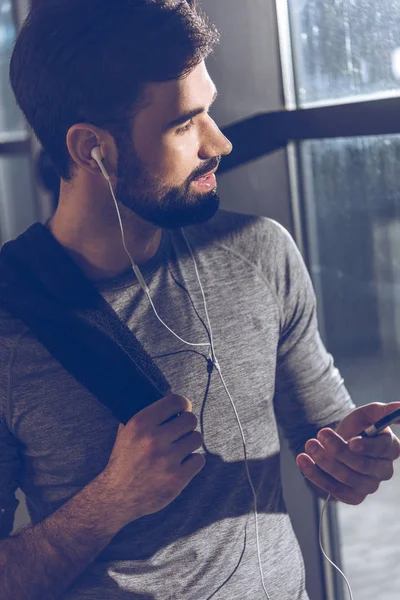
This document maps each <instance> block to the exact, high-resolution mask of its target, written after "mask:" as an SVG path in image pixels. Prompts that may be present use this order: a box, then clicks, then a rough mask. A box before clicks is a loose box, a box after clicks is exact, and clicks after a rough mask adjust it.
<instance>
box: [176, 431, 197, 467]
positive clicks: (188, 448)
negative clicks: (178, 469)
mask: <svg viewBox="0 0 400 600" xmlns="http://www.w3.org/2000/svg"><path fill="white" fill-rule="evenodd" d="M202 445H203V436H202V435H201V433H200V432H199V431H192V433H189V434H188V435H185V437H183V438H181V439H180V440H178V441H177V442H174V444H173V452H174V455H176V456H178V458H179V459H180V461H181V462H183V461H184V460H185V459H186V458H187V457H188V456H190V455H191V454H192V453H193V452H195V450H198V449H199V448H201V446H202Z"/></svg>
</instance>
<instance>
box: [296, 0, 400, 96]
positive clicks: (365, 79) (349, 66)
mask: <svg viewBox="0 0 400 600" xmlns="http://www.w3.org/2000/svg"><path fill="white" fill-rule="evenodd" d="M289 8H290V17H291V24H292V34H293V35H292V43H293V50H294V52H293V57H294V63H295V67H296V79H297V94H298V99H299V105H300V106H309V105H310V104H313V103H316V102H332V101H333V100H335V99H339V98H340V99H352V98H355V97H359V96H365V95H375V94H379V95H383V94H386V95H387V94H396V95H397V94H398V93H399V92H400V39H399V31H400V0H391V1H389V0H330V1H329V2H321V0H289Z"/></svg>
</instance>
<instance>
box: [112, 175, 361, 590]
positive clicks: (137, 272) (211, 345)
mask: <svg viewBox="0 0 400 600" xmlns="http://www.w3.org/2000/svg"><path fill="white" fill-rule="evenodd" d="M106 179H107V181H108V184H109V186H110V190H111V194H112V198H113V200H114V204H115V208H116V210H117V216H118V221H119V225H120V229H121V235H122V244H123V247H124V250H125V252H126V255H127V256H128V257H129V260H130V262H131V265H132V269H133V271H134V273H135V275H136V277H137V278H138V281H139V283H140V286H141V288H142V290H143V291H144V293H145V294H146V296H147V297H148V299H149V302H150V305H151V307H152V309H153V311H154V314H155V316H156V317H157V319H158V320H159V321H160V323H161V324H162V325H163V326H164V327H166V329H168V331H169V332H170V333H171V334H172V335H174V336H175V337H176V338H177V339H178V340H180V341H181V342H182V343H183V344H186V345H188V346H208V347H209V348H210V351H211V353H212V361H213V364H214V366H215V368H216V370H217V372H218V375H219V377H220V379H221V382H222V385H223V387H224V389H225V392H226V394H227V396H228V398H229V400H230V403H231V405H232V408H233V411H234V413H235V417H236V421H237V423H238V426H239V430H240V435H241V438H242V444H243V453H244V460H245V468H246V475H247V479H248V481H249V485H250V488H251V491H252V494H253V500H254V517H255V530H256V545H257V556H258V566H259V571H260V576H261V583H262V588H263V591H264V593H265V596H266V598H267V599H268V600H271V598H270V596H269V594H268V591H267V589H266V585H265V581H264V574H263V570H262V561H261V549H260V539H259V525H258V512H257V492H256V490H255V487H254V484H253V480H252V478H251V474H250V469H249V464H248V458H247V446H246V439H245V435H244V431H243V427H242V424H241V422H240V418H239V415H238V412H237V409H236V406H235V403H234V401H233V398H232V396H231V394H230V392H229V390H228V387H227V385H226V383H225V380H224V377H223V375H222V372H221V367H220V365H219V362H218V359H217V356H216V353H215V349H214V338H213V332H212V327H211V321H210V317H209V314H208V308H207V301H206V297H205V293H204V289H203V286H202V283H201V279H200V274H199V270H198V266H197V262H196V259H195V256H194V254H193V251H192V248H191V247H190V244H189V242H188V240H187V238H186V235H185V233H184V231H183V230H181V231H182V235H183V237H184V239H185V242H186V245H187V247H188V249H189V252H190V255H191V258H192V260H193V264H194V267H195V271H196V277H197V281H198V283H199V286H200V290H201V294H202V298H203V304H204V310H205V314H206V319H207V325H208V328H209V333H210V340H211V343H209V342H207V343H201V344H199V343H197V344H194V343H190V342H187V341H186V340H184V339H183V338H181V337H180V336H179V335H177V334H176V333H175V332H174V331H172V329H171V328H170V327H168V325H167V324H166V323H164V321H163V320H162V319H161V317H160V316H159V314H158V313H157V310H156V308H155V306H154V303H153V300H152V298H151V295H150V290H149V288H148V286H147V284H146V282H145V280H144V278H143V276H142V274H141V272H140V269H139V267H138V266H137V265H136V263H135V262H134V261H133V259H132V257H131V255H130V253H129V250H128V248H127V246H126V240H125V231H124V226H123V223H122V219H121V214H120V210H119V206H118V202H117V199H116V197H115V193H114V189H113V186H112V183H111V181H110V178H109V177H108V178H107V177H106ZM330 498H331V496H330V495H329V496H328V498H327V499H326V501H325V503H324V506H323V509H322V511H321V516H320V524H319V545H320V548H321V552H322V554H323V556H324V557H325V559H326V560H327V561H328V562H329V563H330V564H331V565H332V566H333V567H334V568H335V569H336V570H337V571H338V572H339V573H340V575H341V576H342V577H343V579H344V581H345V583H346V585H347V589H348V592H349V596H350V600H354V599H353V594H352V591H351V587H350V583H349V581H348V580H347V577H346V576H345V574H344V573H343V572H342V571H341V570H340V569H339V567H338V566H337V565H335V563H334V562H333V561H332V560H331V559H330V558H329V556H328V555H327V554H326V552H325V550H324V548H323V541H322V527H323V518H324V515H325V511H326V507H327V505H328V502H329V500H330Z"/></svg>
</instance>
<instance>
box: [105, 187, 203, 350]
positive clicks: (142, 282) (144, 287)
mask: <svg viewBox="0 0 400 600" xmlns="http://www.w3.org/2000/svg"><path fill="white" fill-rule="evenodd" d="M108 185H109V186H110V190H111V194H112V197H113V200H114V204H115V208H116V210H117V215H118V221H119V226H120V229H121V234H122V244H123V247H124V250H125V252H126V254H127V256H128V257H129V260H130V261H131V265H132V269H133V271H134V272H135V275H136V277H137V278H138V281H139V283H140V287H141V288H142V290H143V291H144V293H145V294H146V296H147V297H148V299H149V302H150V304H151V307H152V309H153V311H154V314H155V315H156V317H157V319H158V320H159V321H160V323H161V324H162V325H163V326H164V327H166V328H167V329H168V331H169V332H170V333H172V335H174V336H175V337H176V338H178V340H179V341H181V342H182V343H183V344H187V345H188V346H208V347H209V346H210V343H209V342H204V343H202V344H193V343H191V342H187V341H186V340H184V339H182V338H181V337H180V336H179V335H177V334H176V333H175V332H174V331H172V329H171V328H170V327H168V325H167V324H166V323H164V321H163V320H162V318H161V317H160V316H159V314H158V312H157V310H156V307H155V306H154V304H153V300H152V298H151V296H150V290H149V288H148V286H147V284H146V282H145V280H144V278H143V275H142V273H141V272H140V269H139V267H138V266H137V264H136V263H135V262H134V261H133V259H132V257H131V255H130V253H129V250H128V248H127V247H126V241H125V231H124V226H123V224H122V219H121V213H120V210H119V206H118V202H117V199H116V197H115V194H114V189H113V186H112V183H111V181H110V180H108Z"/></svg>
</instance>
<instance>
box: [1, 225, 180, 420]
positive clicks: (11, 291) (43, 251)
mask: <svg viewBox="0 0 400 600" xmlns="http://www.w3.org/2000/svg"><path fill="white" fill-rule="evenodd" d="M0 306H2V307H3V308H5V309H6V310H7V311H8V312H9V313H11V314H12V315H14V316H15V317H18V318H19V319H21V320H22V321H23V322H24V323H25V324H26V325H27V326H28V327H29V328H30V329H31V330H32V331H33V332H34V334H35V335H36V337H37V338H38V340H39V341H40V342H41V343H42V344H43V345H44V346H45V347H46V348H47V349H48V351H49V352H50V353H51V354H52V355H53V356H54V358H56V359H57V360H58V361H59V362H60V363H61V365H62V366H63V367H64V368H65V369H66V370H67V371H69V372H70V373H71V374H72V375H73V376H74V377H75V378H76V379H77V380H78V381H79V382H80V383H81V384H82V385H84V386H85V387H86V388H87V389H88V390H89V391H90V392H91V393H92V394H93V395H94V396H95V397H96V398H97V399H98V400H99V401H100V402H101V403H103V404H104V405H105V406H106V407H107V408H109V409H110V410H111V411H112V413H113V414H114V416H115V417H116V418H117V419H118V420H120V421H121V422H122V423H126V422H127V421H128V420H129V419H130V418H131V417H132V416H133V415H134V414H136V413H137V412H139V411H140V410H142V408H144V407H145V406H148V405H149V404H151V403H152V402H155V401H156V400H158V399H160V398H162V397H163V396H165V395H166V394H167V393H168V392H169V390H170V386H169V383H168V381H167V380H166V378H165V377H164V375H163V373H162V372H161V370H160V369H159V368H158V367H157V365H156V364H155V363H154V361H153V360H152V359H151V357H150V356H149V355H148V354H147V352H146V351H145V349H144V348H143V346H142V344H141V343H140V342H139V340H137V339H136V337H135V336H134V335H133V333H132V332H131V331H130V330H129V329H128V328H127V327H126V326H125V325H124V323H122V321H121V320H120V319H119V317H118V316H117V314H116V313H115V311H114V310H113V309H112V308H111V306H110V305H109V304H108V303H107V302H106V301H105V300H104V298H103V297H102V296H101V294H100V293H99V292H98V291H97V290H96V288H95V286H94V285H93V284H92V283H91V282H90V281H89V280H88V279H87V278H86V277H85V275H84V274H83V272H82V271H81V270H80V269H79V267H78V266H77V265H76V263H75V262H74V261H73V260H72V259H71V258H70V257H69V256H68V254H67V253H66V252H65V251H64V250H63V248H62V246H61V245H60V244H58V242H57V241H56V240H55V238H54V237H53V236H52V234H51V233H50V231H48V229H47V228H46V227H44V226H43V225H41V224H40V223H37V224H35V225H32V227H30V228H29V229H28V230H27V231H26V232H25V233H23V234H22V235H21V236H19V237H18V238H17V239H16V240H14V241H12V242H8V243H7V244H5V245H4V246H3V248H2V250H1V252H0Z"/></svg>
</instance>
